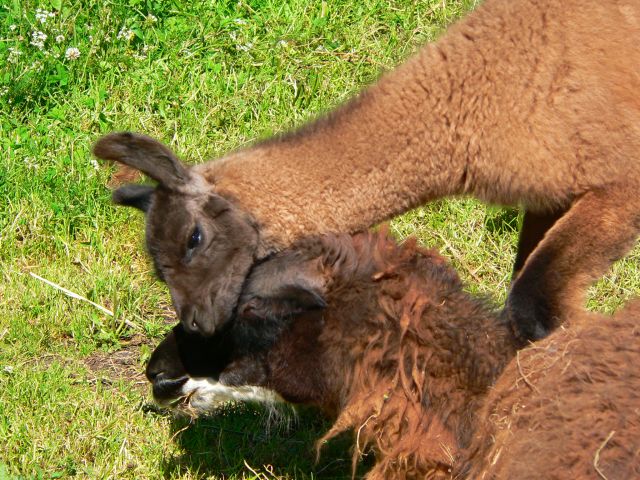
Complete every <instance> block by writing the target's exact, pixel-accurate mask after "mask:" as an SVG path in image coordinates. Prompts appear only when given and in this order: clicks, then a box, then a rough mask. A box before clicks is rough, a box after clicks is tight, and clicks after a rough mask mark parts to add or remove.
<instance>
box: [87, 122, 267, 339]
mask: <svg viewBox="0 0 640 480" xmlns="http://www.w3.org/2000/svg"><path fill="white" fill-rule="evenodd" d="M93 152H94V154H95V156H96V157H98V158H101V159H105V160H113V161H117V162H120V163H123V164H125V165H129V166H131V167H133V168H136V169H138V170H140V171H141V172H143V173H145V174H146V175H148V176H149V177H151V178H152V179H154V180H156V181H157V182H158V184H157V186H155V187H152V186H144V185H126V186H123V187H121V188H119V189H117V190H116V191H114V193H113V200H114V202H115V203H117V204H119V205H125V206H131V207H134V208H137V209H139V210H142V211H143V212H145V215H146V243H147V249H148V251H149V253H150V254H151V257H152V259H153V264H154V266H155V269H156V272H157V273H158V276H159V277H160V278H161V279H162V280H163V281H165V282H166V283H167V285H168V286H169V290H170V292H171V298H172V300H173V304H174V307H175V309H176V312H177V314H178V316H179V318H180V321H181V322H182V324H183V325H184V328H185V330H186V331H187V332H198V333H200V334H202V335H205V336H208V335H212V334H213V332H214V331H215V330H216V329H217V328H220V327H221V326H222V325H224V324H225V323H226V322H227V321H228V320H229V318H230V317H231V315H232V312H233V309H234V308H235V306H236V303H237V299H238V297H239V295H240V291H241V288H242V284H243V282H244V280H245V278H246V276H247V274H248V272H249V269H250V267H251V265H252V264H253V262H254V254H255V251H256V248H257V244H258V233H257V228H256V226H255V224H254V222H253V221H252V219H251V218H249V216H248V215H246V214H245V213H244V212H243V211H241V210H240V209H239V208H238V207H237V206H235V205H234V204H233V203H232V201H229V200H227V199H225V198H223V197H222V196H220V195H218V194H216V193H215V191H214V186H213V185H211V184H209V183H208V182H206V181H205V179H204V178H203V177H202V176H201V175H200V174H199V173H197V172H196V171H195V170H194V169H192V168H190V167H189V166H187V165H184V164H183V163H182V162H181V161H180V160H179V159H178V158H177V157H176V156H175V154H174V153H173V152H172V151H171V150H170V149H169V148H167V147H166V146H164V145H163V144H161V143H160V142H158V141H156V140H154V139H152V138H150V137H146V136H144V135H138V134H132V133H114V134H110V135H106V136H104V137H102V138H101V139H99V140H98V142H97V143H96V144H95V146H94V149H93Z"/></svg>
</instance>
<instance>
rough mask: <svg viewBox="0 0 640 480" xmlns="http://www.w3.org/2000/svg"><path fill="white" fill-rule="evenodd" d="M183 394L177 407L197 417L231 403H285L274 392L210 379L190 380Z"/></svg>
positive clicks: (184, 386)
mask: <svg viewBox="0 0 640 480" xmlns="http://www.w3.org/2000/svg"><path fill="white" fill-rule="evenodd" d="M181 394H182V395H181V401H180V402H179V403H178V405H176V406H177V407H178V408H180V409H181V410H186V411H187V412H189V413H194V414H196V415H198V414H203V413H207V412H211V411H212V410H215V409H216V407H219V406H220V405H222V404H224V403H227V402H230V401H236V402H261V403H275V402H283V401H284V400H283V399H282V397H280V395H278V394H277V393H276V392H274V391H273V390H268V389H266V388H263V387H254V386H250V385H243V386H239V387H230V386H227V385H223V384H221V383H219V382H217V381H215V380H211V379H210V378H190V379H189V380H187V383H185V384H184V385H183V386H182V391H181Z"/></svg>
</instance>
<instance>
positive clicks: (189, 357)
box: [147, 234, 640, 479]
mask: <svg viewBox="0 0 640 480" xmlns="http://www.w3.org/2000/svg"><path fill="white" fill-rule="evenodd" d="M635 305H636V306H640V303H636V304H635ZM639 316H640V310H638V309H637V308H636V309H635V310H633V309H632V308H629V309H627V310H626V311H624V312H622V313H621V314H619V315H618V316H616V317H615V318H613V319H611V318H607V319H604V318H603V319H602V322H601V324H596V325H591V323H590V322H589V321H588V320H587V319H575V323H576V325H575V326H571V327H570V329H568V330H559V331H557V332H555V333H554V334H552V335H551V336H549V337H548V338H547V339H545V340H543V341H541V342H539V343H538V344H535V345H533V346H532V347H529V348H528V349H525V350H523V351H521V352H520V353H519V354H518V357H517V358H514V356H515V355H516V349H517V348H518V347H519V346H520V345H519V344H518V343H517V340H516V339H515V338H514V337H513V336H512V335H511V331H510V329H509V327H508V325H507V323H506V321H505V320H504V319H502V318H500V316H499V315H497V314H496V313H494V312H493V311H492V310H491V309H489V308H487V307H486V306H485V305H483V303H482V302H481V301H479V300H477V299H474V298H472V297H471V296H469V295H468V294H466V293H464V292H463V291H462V289H461V284H460V281H459V279H458V277H457V275H456V274H455V272H454V271H453V270H452V269H451V268H450V267H449V266H447V265H446V263H445V262H444V261H443V259H442V258H440V257H439V256H438V255H437V254H435V253H433V252H429V251H424V250H420V249H416V248H415V246H414V245H412V244H409V245H404V246H401V247H398V246H397V245H396V244H395V243H394V242H393V241H391V240H389V239H386V238H385V237H384V236H383V235H379V234H372V235H357V236H355V237H353V239H350V238H349V237H344V236H343V237H324V238H322V239H315V240H313V241H310V242H302V243H300V244H298V245H297V246H296V247H295V248H294V249H293V250H288V251H285V252H283V253H282V254H280V255H278V256H276V257H274V258H272V259H270V260H267V261H266V262H264V263H263V264H261V265H259V266H257V267H256V268H255V269H254V271H253V272H252V274H251V276H250V278H249V282H248V284H247V286H246V289H245V290H244V292H243V296H242V299H241V302H240V307H239V310H238V317H237V318H235V319H234V320H233V321H232V322H231V323H230V324H228V325H227V326H225V327H224V328H223V329H221V330H219V331H218V332H217V333H216V334H215V335H214V336H213V337H211V338H208V339H203V338H202V337H200V336H198V335H193V334H189V333H186V332H185V331H184V329H183V328H182V326H180V325H179V326H178V327H176V328H175V329H174V331H173V332H172V333H170V334H169V336H168V337H167V338H166V339H165V340H164V341H163V343H162V344H161V345H160V346H159V347H158V348H157V349H156V351H155V352H154V354H153V355H152V358H151V360H150V363H149V366H148V369H147V375H148V377H149V378H150V380H151V381H152V382H153V389H154V396H156V398H158V399H159V400H163V401H165V402H169V403H173V402H176V401H181V402H182V406H184V407H185V408H186V409H187V410H190V411H192V412H193V411H195V412H199V413H201V412H206V411H210V410H212V409H214V408H215V406H216V405H219V404H220V403H221V402H224V401H227V400H229V399H236V400H237V399H241V400H242V399H244V400H262V401H267V402H272V401H275V400H278V399H285V400H287V401H290V402H294V403H304V404H311V405H316V406H318V407H320V408H321V409H323V410H324V411H325V412H327V413H328V414H329V415H331V416H333V417H334V418H335V419H336V421H335V423H334V426H333V427H332V428H331V430H330V431H329V432H327V434H326V435H325V436H324V437H323V438H322V439H321V440H320V442H319V445H320V444H321V443H322V442H323V441H324V440H326V439H329V438H331V437H332V436H334V435H336V434H337V433H339V432H342V431H345V430H352V431H353V432H354V433H355V434H356V435H355V436H356V446H355V449H356V450H355V452H354V461H356V460H357V456H358V454H359V453H360V452H361V451H363V450H365V449H367V448H368V447H371V448H373V449H374V450H375V451H376V460H377V463H376V464H375V466H374V467H373V469H372V470H371V471H370V472H369V473H368V478H370V479H386V478H398V479H402V478H447V479H449V478H457V479H461V478H473V479H479V478H495V479H513V478H523V479H526V478H532V479H533V478H574V477H571V475H570V474H573V473H581V472H587V471H590V472H591V474H595V470H589V468H591V466H592V460H593V456H592V455H593V454H594V453H595V450H596V449H597V448H598V446H599V445H600V443H601V442H602V439H601V438H600V436H602V434H608V433H609V432H610V431H611V430H616V431H617V434H618V439H619V440H620V441H621V442H622V443H621V444H620V443H612V444H611V445H610V446H609V447H608V448H609V450H607V451H605V450H603V453H602V456H601V463H600V464H599V467H600V468H602V469H603V471H605V472H606V471H609V472H611V474H613V473H614V472H615V473H620V474H622V473H623V472H624V473H630V472H636V473H637V471H638V468H640V465H639V463H638V461H639V460H640V458H639V457H638V454H639V452H640V450H638V449H639V448H640V444H639V443H638V442H639V439H640V435H639V434H640V423H639V422H640V412H638V409H637V408H638V399H639V397H638V395H640V393H638V392H640V375H638V373H637V372H636V371H635V368H634V367H635V365H636V364H637V361H638V360H639V359H640V346H639V345H640V344H639V343H638V342H637V337H638V335H639V331H638V330H637V326H636V325H637V320H638V317H639ZM590 320H591V319H590ZM612 339H613V341H610V340H612ZM543 350H544V351H547V352H551V353H553V352H555V355H556V357H562V358H560V359H559V360H560V361H559V362H556V363H557V366H555V363H554V360H558V358H555V357H554V356H553V355H550V356H549V358H548V359H547V360H548V364H549V365H551V366H552V367H553V370H550V371H549V374H548V375H546V377H544V374H543V375H542V376H533V377H528V378H529V379H530V380H529V382H530V383H526V381H525V380H523V379H522V375H523V373H522V372H523V371H525V372H531V371H533V370H534V369H536V370H537V369H538V367H539V366H540V355H539V354H538V353H537V352H540V351H543ZM590 351H591V352H595V353H596V354H597V355H598V358H597V359H590V356H589V355H590ZM558 352H559V353H558ZM536 355H537V358H536ZM572 362H573V364H572ZM607 364H609V365H610V367H609V370H603V369H602V368H601V367H602V366H603V365H607ZM505 367H506V368H505ZM617 367H620V372H618V375H619V376H616V375H615V373H616V372H615V370H617ZM523 369H524V370H523ZM503 371H504V373H503ZM574 372H578V376H581V377H582V378H577V380H578V381H576V377H575V375H574ZM609 374H612V375H611V380H612V384H611V386H612V387H613V388H614V389H615V390H614V391H610V392H607V396H606V397H605V396H603V392H605V391H607V389H608V387H609V386H608V385H607V382H608V376H609ZM590 375H591V376H592V380H593V381H589V378H590ZM539 380H542V381H539ZM514 383H516V384H519V385H520V388H519V389H518V388H516V389H515V390H514V388H513V385H514ZM530 385H533V387H531V386H530ZM536 385H538V386H536ZM529 388H532V389H534V391H530V390H528V389H529ZM559 397H563V398H559ZM180 399H182V400H180ZM549 399H551V400H552V401H549ZM554 402H555V404H557V405H566V406H567V408H568V409H567V410H566V411H562V415H558V413H557V412H555V413H554V411H553V408H554V405H553V404H554ZM523 404H526V408H525V407H523ZM549 406H551V408H549ZM603 406H604V407H606V408H604V410H603V408H602V407H603ZM603 411H604V413H603ZM594 419H597V421H594V422H590V420H594ZM546 422H549V424H548V425H546ZM563 422H566V424H565V423H563ZM505 425H508V426H510V428H506V429H505V428H504V426H505ZM549 434H551V437H549V436H548V435H549ZM547 441H549V443H548V444H547V443H545V442H547ZM591 447H593V448H591ZM528 448H532V449H536V448H537V449H538V450H540V453H541V454H540V455H531V454H530V452H529V451H528V450H527V449H528ZM554 449H558V450H561V451H566V452H572V453H571V455H572V458H573V459H574V461H572V462H571V463H565V462H563V459H562V458H561V457H558V458H555V457H553V455H557V453H556V452H554ZM589 455H591V457H589ZM550 457H552V458H550ZM575 478H579V477H575ZM610 478H633V475H630V476H629V475H627V476H624V475H621V476H612V477H610Z"/></svg>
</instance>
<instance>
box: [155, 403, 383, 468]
mask: <svg viewBox="0 0 640 480" xmlns="http://www.w3.org/2000/svg"><path fill="white" fill-rule="evenodd" d="M172 422H173V423H172V432H173V438H174V442H176V443H177V444H178V446H179V447H180V448H179V453H177V454H174V455H173V456H169V457H167V458H166V459H165V462H164V465H163V473H164V478H175V477H176V476H180V475H184V474H191V475H194V476H195V477H197V478H199V477H207V478H208V477H210V476H214V477H216V478H221V479H222V478H229V477H233V478H245V477H249V478H256V479H261V480H262V479H264V480H267V479H268V480H271V479H279V478H281V477H282V478H287V479H311V478H313V479H336V480H337V479H345V480H350V479H351V478H352V473H351V463H352V462H351V452H352V444H353V442H352V436H351V435H348V434H345V435H342V436H340V437H339V438H337V439H335V440H332V441H331V442H329V443H328V444H326V445H324V446H323V448H322V450H321V454H320V458H319V459H318V462H317V463H316V452H315V442H316V440H317V439H318V438H320V437H321V436H322V434H323V433H324V432H326V431H327V430H328V429H329V428H330V426H331V425H330V423H329V422H328V421H327V420H325V419H324V418H323V417H322V415H321V414H319V412H318V411H317V410H315V409H312V408H303V409H300V410H298V411H297V412H293V411H291V410H290V411H282V410H280V411H277V412H275V413H274V412H273V411H269V410H268V409H267V408H265V407H262V406H259V405H231V406H228V407H224V408H221V409H219V410H218V411H217V412H216V413H215V414H213V415H211V416H208V417H202V418H198V419H190V418H185V417H174V419H173V421H172ZM372 457H373V455H372V454H370V455H366V456H365V458H364V459H363V461H362V462H360V464H359V465H358V469H357V472H356V478H360V477H361V476H362V475H363V473H364V472H366V470H367V469H368V467H370V466H371V465H372V460H373V458H372Z"/></svg>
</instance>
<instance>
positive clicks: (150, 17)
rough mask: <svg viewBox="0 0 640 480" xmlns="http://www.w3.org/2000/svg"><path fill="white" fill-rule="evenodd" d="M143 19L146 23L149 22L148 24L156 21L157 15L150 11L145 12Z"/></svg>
mask: <svg viewBox="0 0 640 480" xmlns="http://www.w3.org/2000/svg"><path fill="white" fill-rule="evenodd" d="M145 20H146V22H147V23H150V24H154V23H158V17H156V16H155V15H153V14H152V13H149V14H147V16H146V18H145Z"/></svg>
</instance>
